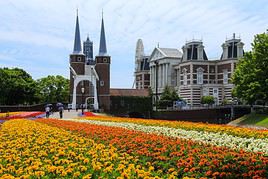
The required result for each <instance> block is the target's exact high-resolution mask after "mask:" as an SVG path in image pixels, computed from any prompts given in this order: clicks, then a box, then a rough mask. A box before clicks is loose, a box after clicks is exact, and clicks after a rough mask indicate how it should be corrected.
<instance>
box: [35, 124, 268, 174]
mask: <svg viewBox="0 0 268 179" xmlns="http://www.w3.org/2000/svg"><path fill="white" fill-rule="evenodd" d="M37 121H39V122H42V123H46V124H50V125H53V126H57V127H60V128H64V129H68V130H71V131H77V132H79V133H83V134H85V135H87V136H88V137H89V138H92V139H94V140H95V141H98V142H101V143H103V144H105V145H108V144H110V145H113V146H114V147H116V148H117V149H118V152H127V153H128V154H130V155H131V156H133V157H134V158H137V160H136V162H137V163H138V164H140V165H141V166H145V167H146V168H149V167H151V168H152V170H154V171H155V170H156V171H158V170H160V171H162V172H163V173H167V174H173V175H176V177H178V178H181V177H186V176H188V177H197V178H200V177H208V178H217V177H226V178H242V177H249V178H251V177H253V176H255V177H259V178H265V177H266V176H267V175H268V171H267V165H268V158H267V157H265V156H263V153H253V152H245V151H244V150H239V151H237V150H232V149H229V148H226V147H217V146H213V145H209V144H204V143H200V142H194V141H192V140H185V139H179V138H171V137H166V136H161V135H156V134H147V133H144V132H140V131H135V130H127V129H124V128H120V127H107V126H101V125H93V124H86V123H81V122H71V121H61V120H53V119H38V120H37Z"/></svg>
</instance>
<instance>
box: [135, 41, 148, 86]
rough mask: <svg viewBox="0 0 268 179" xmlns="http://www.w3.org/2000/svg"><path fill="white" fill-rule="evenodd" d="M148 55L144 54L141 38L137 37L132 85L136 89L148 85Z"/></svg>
mask: <svg viewBox="0 0 268 179" xmlns="http://www.w3.org/2000/svg"><path fill="white" fill-rule="evenodd" d="M149 57H150V56H148V55H145V54H144V47H143V43H142V40H141V39H139V40H138V41H137V45H136V54H135V72H134V76H135V80H134V85H135V87H136V89H147V88H149V86H150V68H149Z"/></svg>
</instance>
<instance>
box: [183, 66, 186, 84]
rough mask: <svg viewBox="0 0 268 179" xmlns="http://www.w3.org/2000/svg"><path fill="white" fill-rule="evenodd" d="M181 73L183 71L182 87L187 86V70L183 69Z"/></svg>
mask: <svg viewBox="0 0 268 179" xmlns="http://www.w3.org/2000/svg"><path fill="white" fill-rule="evenodd" d="M182 71H183V85H187V69H186V68H184V69H183V70H182Z"/></svg>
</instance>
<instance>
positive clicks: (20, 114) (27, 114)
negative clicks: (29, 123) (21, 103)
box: [0, 111, 45, 120]
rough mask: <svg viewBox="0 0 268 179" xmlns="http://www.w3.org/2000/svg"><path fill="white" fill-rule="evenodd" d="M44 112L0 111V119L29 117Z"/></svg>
mask: <svg viewBox="0 0 268 179" xmlns="http://www.w3.org/2000/svg"><path fill="white" fill-rule="evenodd" d="M43 114H45V113H44V112H40V111H33V112H8V113H0V120H10V119H18V118H31V117H38V116H41V115H43Z"/></svg>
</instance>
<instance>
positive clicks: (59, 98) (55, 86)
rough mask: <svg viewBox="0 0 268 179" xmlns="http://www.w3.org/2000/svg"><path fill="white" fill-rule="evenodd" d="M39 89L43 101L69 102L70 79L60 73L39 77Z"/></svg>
mask: <svg viewBox="0 0 268 179" xmlns="http://www.w3.org/2000/svg"><path fill="white" fill-rule="evenodd" d="M37 89H38V91H39V98H40V100H41V102H45V103H47V102H48V103H52V102H68V100H69V80H68V79H66V78H64V77H62V76H60V75H57V76H51V75H49V76H47V77H45V78H41V79H38V80H37Z"/></svg>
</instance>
